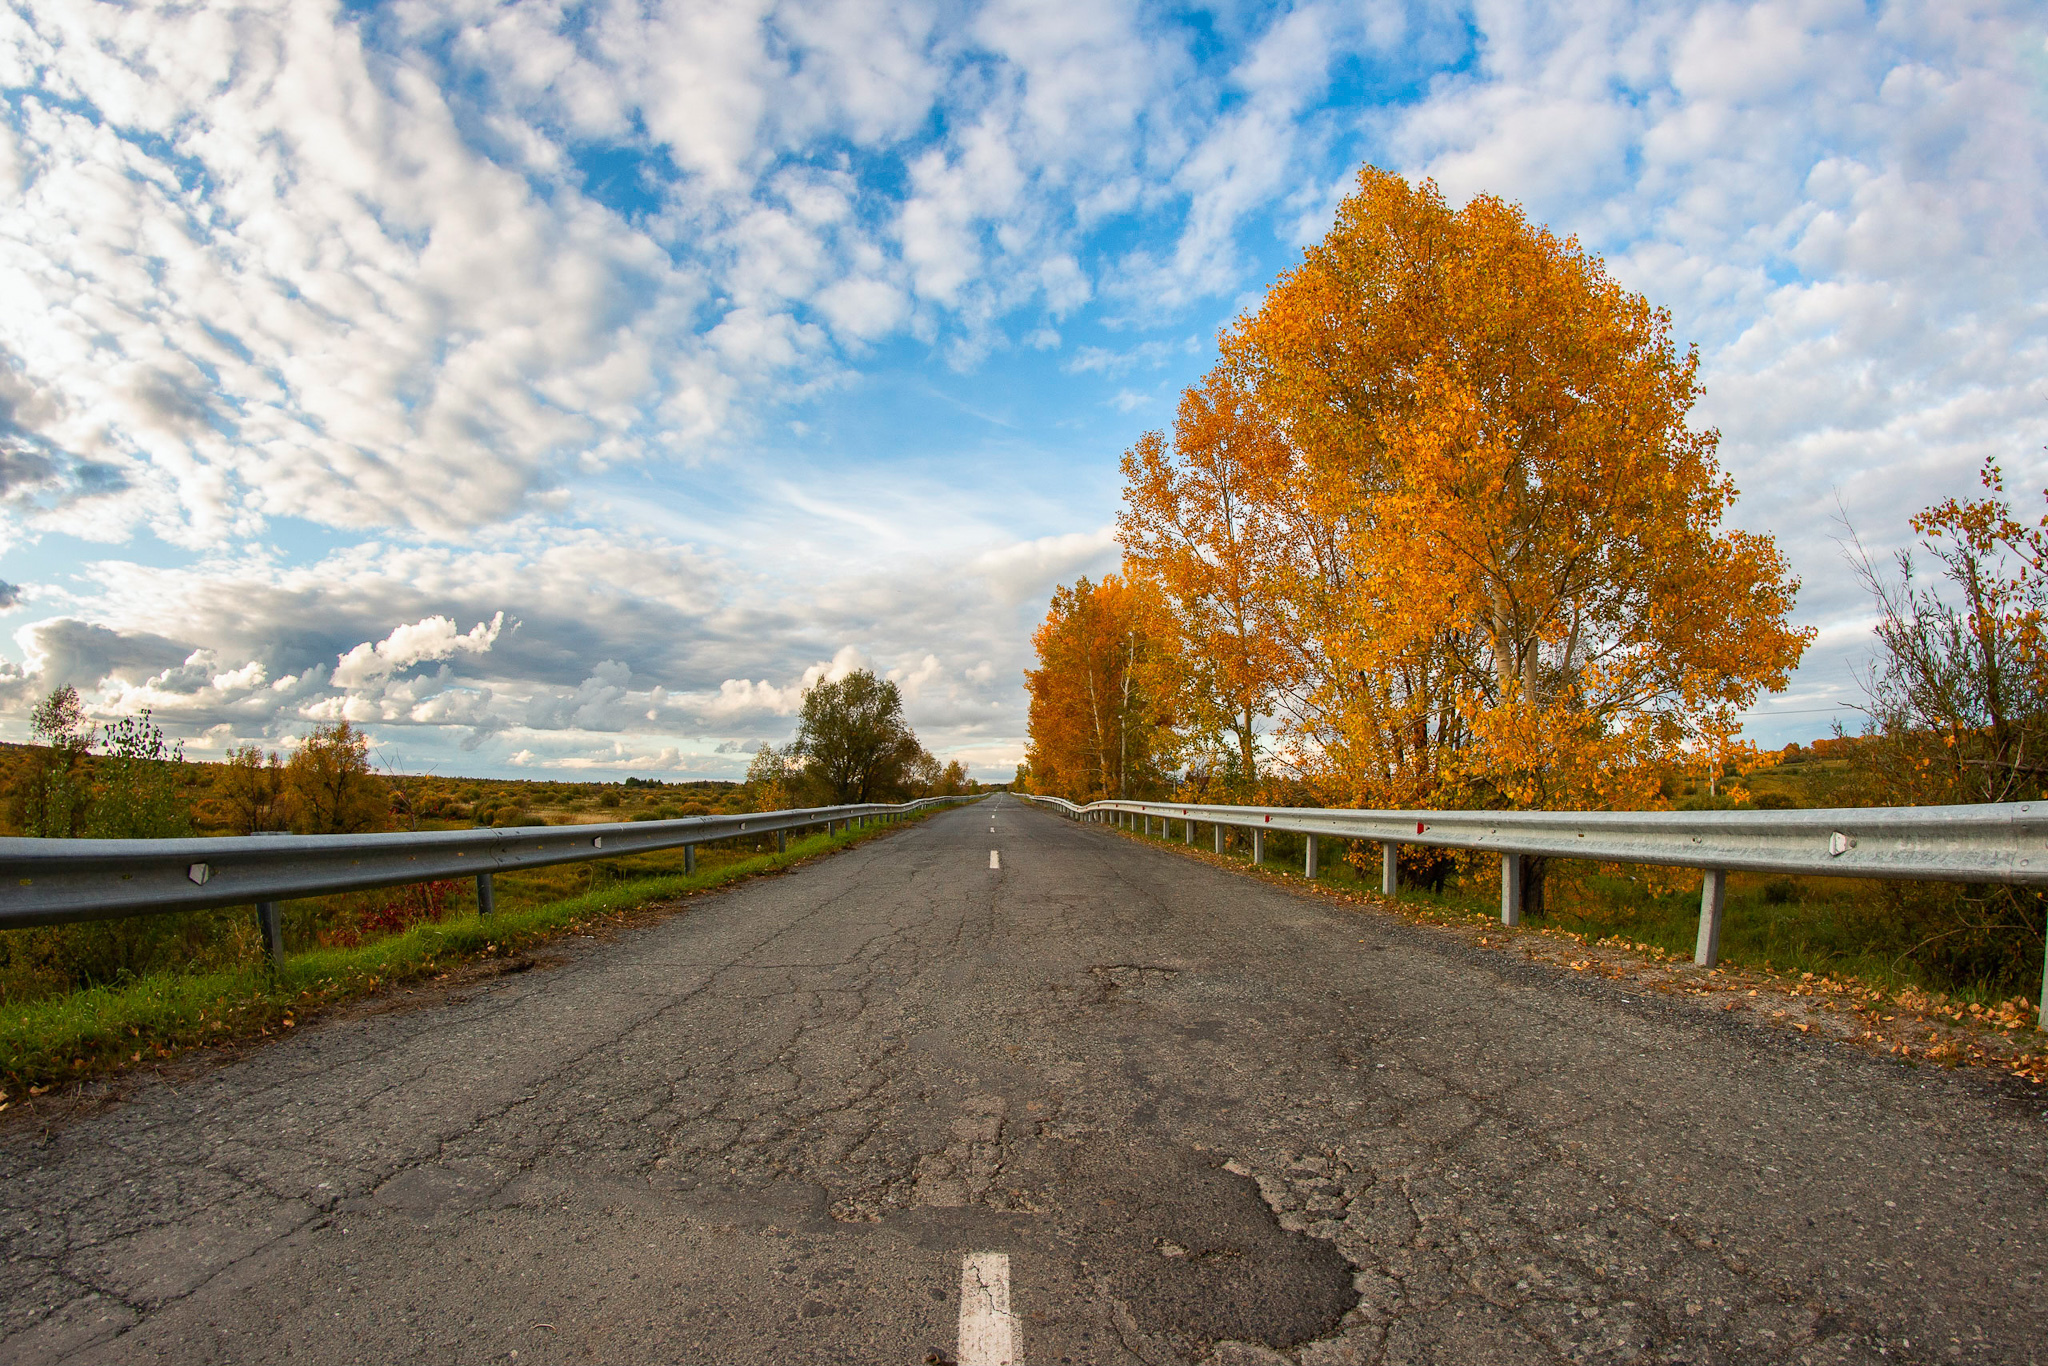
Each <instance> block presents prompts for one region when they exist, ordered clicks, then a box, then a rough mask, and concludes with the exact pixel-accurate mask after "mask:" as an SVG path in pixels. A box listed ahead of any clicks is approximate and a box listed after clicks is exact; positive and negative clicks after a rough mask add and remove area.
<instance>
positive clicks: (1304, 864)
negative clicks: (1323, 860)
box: [1301, 835, 1318, 882]
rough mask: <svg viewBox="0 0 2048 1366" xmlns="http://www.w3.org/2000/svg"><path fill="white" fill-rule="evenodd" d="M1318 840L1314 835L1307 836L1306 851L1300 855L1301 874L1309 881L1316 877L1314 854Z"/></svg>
mask: <svg viewBox="0 0 2048 1366" xmlns="http://www.w3.org/2000/svg"><path fill="white" fill-rule="evenodd" d="M1317 844H1318V841H1317V839H1316V837H1315V836H1314V835H1310V836H1309V837H1308V852H1307V853H1306V854H1304V855H1303V856H1302V860H1301V875H1302V876H1303V877H1305V878H1307V879H1308V880H1309V881H1310V882H1314V881H1315V879H1316V854H1317V852H1318V850H1317V847H1316V846H1317Z"/></svg>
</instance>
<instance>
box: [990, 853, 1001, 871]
mask: <svg viewBox="0 0 2048 1366" xmlns="http://www.w3.org/2000/svg"><path fill="white" fill-rule="evenodd" d="M988 866H989V867H991V868H1000V867H1002V866H1003V860H1002V858H1001V856H999V855H998V854H997V853H996V851H995V850H993V849H991V850H989V851H988Z"/></svg>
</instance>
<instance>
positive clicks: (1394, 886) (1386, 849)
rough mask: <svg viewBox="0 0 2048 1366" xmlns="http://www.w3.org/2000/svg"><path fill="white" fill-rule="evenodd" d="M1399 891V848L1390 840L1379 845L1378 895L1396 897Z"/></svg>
mask: <svg viewBox="0 0 2048 1366" xmlns="http://www.w3.org/2000/svg"><path fill="white" fill-rule="evenodd" d="M1400 891H1401V846H1400V845H1398V844H1395V843H1394V842H1393V841H1392V840H1388V841H1387V842H1386V843H1384V844H1382V845H1380V895H1381V896H1397V895H1399V894H1400Z"/></svg>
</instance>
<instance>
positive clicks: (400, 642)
mask: <svg viewBox="0 0 2048 1366" xmlns="http://www.w3.org/2000/svg"><path fill="white" fill-rule="evenodd" d="M504 626H505V614H504V613H503V612H497V613H494V614H493V615H492V617H491V619H490V620H489V621H487V622H484V621H480V622H478V623H477V624H476V625H474V626H472V627H470V628H469V630H468V631H467V632H465V633H462V634H457V633H456V630H455V623H454V621H452V620H450V619H449V618H447V617H440V616H435V617H424V618H422V619H421V620H419V621H416V622H413V623H412V624H411V625H409V626H400V627H397V628H395V629H394V630H393V631H392V632H391V634H390V635H388V636H386V637H384V639H382V640H380V641H377V642H376V643H375V644H371V643H370V642H369V641H364V642H363V643H362V644H360V645H358V646H356V647H355V648H354V649H352V650H350V651H349V652H348V653H347V654H345V655H343V656H342V657H341V662H340V663H339V664H337V665H336V666H335V669H334V676H333V677H332V678H331V679H330V680H329V681H330V682H332V683H333V684H334V686H335V687H337V688H350V689H355V688H362V687H365V686H367V685H369V684H372V683H379V682H382V681H383V680H385V679H387V678H389V677H391V675H392V674H393V673H395V672H397V671H398V670H400V669H407V668H410V667H412V666H413V665H415V664H418V663H419V662H421V661H422V660H429V659H448V658H450V657H452V656H454V655H458V654H472V655H480V654H483V653H485V652H486V651H488V650H489V649H490V648H491V646H493V645H495V644H497V643H498V633H499V632H500V631H501V630H503V629H504Z"/></svg>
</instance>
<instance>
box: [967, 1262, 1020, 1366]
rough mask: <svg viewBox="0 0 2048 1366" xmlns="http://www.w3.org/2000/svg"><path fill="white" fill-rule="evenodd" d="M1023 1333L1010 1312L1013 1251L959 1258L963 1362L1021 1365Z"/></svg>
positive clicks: (984, 1365) (989, 1365) (974, 1365)
mask: <svg viewBox="0 0 2048 1366" xmlns="http://www.w3.org/2000/svg"><path fill="white" fill-rule="evenodd" d="M1022 1337H1023V1334H1022V1333H1020V1332H1019V1331H1018V1329H1017V1316H1016V1315H1015V1314H1013V1313H1011V1312H1010V1254H1009V1253H1007V1252H970V1253H968V1254H967V1255H966V1256H964V1257H962V1258H961V1259H960V1350H959V1351H958V1352H957V1353H956V1354H955V1355H956V1356H957V1357H958V1359H959V1362H960V1366H1019V1363H1020V1362H1021V1361H1022V1360H1023V1358H1024V1353H1023V1346H1024V1344H1023V1342H1022V1341H1021V1339H1022Z"/></svg>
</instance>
